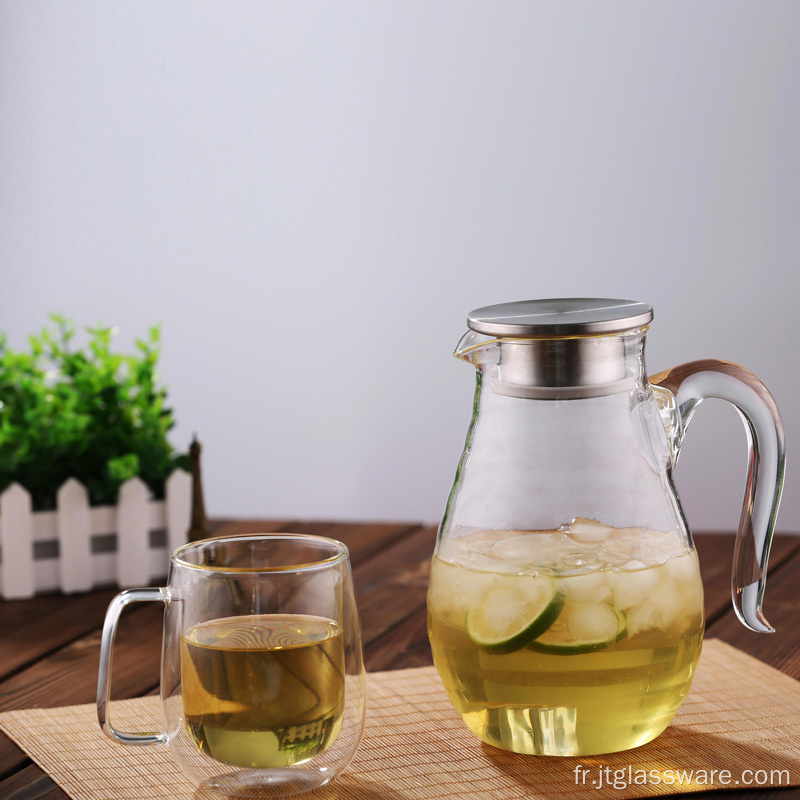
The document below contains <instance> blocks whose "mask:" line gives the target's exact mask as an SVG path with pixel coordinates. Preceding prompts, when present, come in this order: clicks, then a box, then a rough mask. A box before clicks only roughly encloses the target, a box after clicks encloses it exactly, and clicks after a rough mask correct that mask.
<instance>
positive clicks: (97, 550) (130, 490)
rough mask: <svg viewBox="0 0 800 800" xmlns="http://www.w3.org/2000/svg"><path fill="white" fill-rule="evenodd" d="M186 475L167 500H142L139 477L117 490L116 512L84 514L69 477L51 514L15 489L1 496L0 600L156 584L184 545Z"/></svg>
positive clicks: (171, 485) (82, 498)
mask: <svg viewBox="0 0 800 800" xmlns="http://www.w3.org/2000/svg"><path fill="white" fill-rule="evenodd" d="M191 481H192V479H191V477H190V476H189V474H188V473H186V472H184V471H183V470H175V472H173V473H172V475H170V477H169V479H168V480H167V492H166V495H167V497H166V500H159V501H151V500H149V499H148V498H149V490H148V488H147V486H146V485H145V484H144V482H143V481H142V480H141V479H139V478H131V479H130V480H129V481H126V482H125V483H123V484H122V486H121V487H120V490H119V495H118V498H117V505H116V506H97V507H95V508H90V506H89V494H88V492H87V491H86V488H85V487H84V486H83V484H82V483H80V482H79V481H77V480H75V479H74V478H70V479H69V480H68V481H67V482H66V483H65V484H64V485H63V486H62V487H61V488H60V489H59V491H58V496H57V502H56V505H57V510H56V511H37V512H32V511H31V497H30V495H29V494H28V492H27V491H26V490H25V489H23V487H22V486H20V485H19V484H18V483H15V484H12V485H11V486H9V487H8V489H6V490H5V491H4V492H3V493H2V494H0V597H5V598H6V599H18V598H23V597H31V596H33V595H34V594H35V593H36V592H46V591H52V590H61V591H62V592H65V593H70V592H85V591H88V590H89V589H91V588H93V587H95V586H107V585H109V584H116V585H117V586H120V587H128V586H146V585H147V584H148V583H150V581H151V580H154V579H157V578H163V577H164V576H165V575H166V574H167V571H168V568H169V555H170V553H171V552H172V551H173V550H174V549H175V548H176V547H178V546H180V545H182V544H184V543H185V542H186V534H187V532H188V530H189V520H190V517H191Z"/></svg>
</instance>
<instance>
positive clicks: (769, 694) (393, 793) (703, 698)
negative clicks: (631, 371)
mask: <svg viewBox="0 0 800 800" xmlns="http://www.w3.org/2000/svg"><path fill="white" fill-rule="evenodd" d="M367 687H368V712H367V727H366V731H365V734H364V739H363V741H362V743H361V747H360V749H359V751H358V753H357V755H356V757H355V759H354V760H353V762H352V763H351V764H350V766H349V767H348V768H347V770H346V771H345V772H344V773H343V774H342V775H341V776H340V777H339V779H338V780H336V781H334V783H333V784H332V785H331V786H330V787H326V788H324V789H321V790H319V791H317V792H315V793H313V794H311V795H306V796H307V797H309V798H310V799H311V798H314V799H315V800H316V798H320V799H321V798H325V800H344V799H345V798H352V799H353V800H412V799H413V800H433V799H434V798H436V799H437V800H440V799H441V800H446V799H447V800H450V799H451V798H452V800H469V799H470V798H474V799H475V800H478V799H480V800H520V798H535V799H537V800H538V799H539V798H541V799H542V800H549V799H550V798H579V799H580V798H584V797H586V798H589V797H591V798H634V797H650V796H655V795H664V794H674V793H678V792H690V791H702V790H704V789H720V788H726V787H727V788H734V787H735V786H737V781H738V782H739V783H738V785H739V787H740V788H742V787H743V786H744V785H745V784H746V783H747V784H750V785H749V786H748V788H754V787H755V786H756V785H759V784H760V785H761V786H763V787H764V788H769V787H772V788H775V787H777V786H781V785H782V786H798V785H800V683H798V682H797V681H795V680H793V679H792V678H790V677H788V676H786V675H784V674H783V673H781V672H778V671H777V670H775V669H773V668H772V667H768V666H767V665H765V664H763V663H762V662H760V661H757V660H756V659H754V658H751V657H750V656H748V655H745V654H744V653H742V652H740V651H738V650H736V649H735V648H733V647H730V646H729V645H726V644H723V643H722V642H720V641H716V640H711V641H707V642H706V643H705V645H704V648H703V655H702V657H701V659H700V666H699V667H698V670H697V675H696V677H695V680H694V684H693V686H692V690H691V692H690V694H689V697H688V698H687V700H686V701H685V703H684V705H683V706H682V708H681V710H680V711H679V712H678V716H677V717H676V718H675V720H674V722H673V723H672V725H671V726H670V727H669V728H668V729H667V730H666V731H665V732H664V733H663V734H662V735H661V736H659V737H658V738H657V739H656V740H655V741H653V742H650V743H649V744H647V745H644V746H643V747H640V748H637V749H635V750H629V751H627V752H624V753H615V754H612V755H608V756H592V757H589V756H586V757H583V758H577V757H576V758H548V757H542V756H518V755H515V754H513V753H506V752H505V751H502V750H497V749H495V748H493V747H488V746H486V745H483V744H481V743H480V742H479V741H478V740H476V739H474V738H473V737H472V735H471V734H470V733H468V731H467V730H466V728H465V727H464V725H463V723H462V722H461V719H460V717H458V715H457V714H456V713H455V711H454V710H453V709H452V707H451V706H450V703H449V702H448V700H447V697H446V696H445V693H444V690H443V689H442V685H441V683H440V681H439V678H438V676H437V674H436V672H435V670H434V668H433V667H425V668H422V669H407V670H398V671H394V672H382V673H374V674H371V675H368V676H367ZM114 714H115V720H116V722H117V724H118V726H119V727H120V728H121V729H123V730H133V729H142V728H143V727H151V728H153V729H155V728H158V727H160V724H159V721H160V714H161V712H160V702H159V700H158V698H156V697H144V698H138V699H135V700H122V701H117V702H115V703H114ZM0 727H1V728H2V729H3V730H5V732H6V733H8V735H9V736H11V737H12V738H13V739H14V740H15V741H16V742H17V743H18V744H19V745H20V747H22V748H23V749H24V750H25V752H27V753H28V754H29V755H30V757H31V758H32V759H33V760H34V761H35V762H36V763H37V764H38V765H39V766H40V767H41V768H42V769H43V770H44V771H45V772H47V774H48V775H50V776H51V777H52V778H53V780H55V781H56V783H58V784H59V786H61V787H62V788H63V789H64V791H66V793H67V794H68V795H69V796H70V797H71V798H74V800H162V798H163V800H198V797H200V795H197V794H196V793H195V792H194V790H193V788H192V787H191V786H190V785H189V784H188V783H187V782H186V781H185V780H184V779H183V778H182V777H181V775H180V774H179V773H178V771H177V768H176V767H175V766H174V764H173V763H172V761H171V760H170V757H169V754H168V752H166V751H165V750H162V749H160V748H153V747H149V748H140V747H137V748H131V747H124V746H123V745H118V744H115V743H113V742H111V741H110V740H108V739H106V737H105V736H104V735H103V734H102V733H101V732H100V730H99V729H98V727H97V719H96V715H95V709H94V706H91V705H84V706H69V707H64V708H55V709H30V710H26V711H10V712H6V713H4V714H0ZM606 768H608V769H606ZM711 770H717V774H716V775H714V776H713V777H712V775H711ZM721 770H728V774H729V777H728V775H726V774H725V773H720V771H721ZM746 770H751V772H750V773H746V772H745V771H746ZM758 770H761V771H762V772H761V773H758V772H757V771H758ZM690 771H692V772H691V773H690ZM779 771H783V772H782V773H780V774H779ZM576 776H578V777H576ZM581 779H583V780H581ZM609 779H610V783H609ZM645 780H646V783H645V782H644V781H645ZM203 797H205V795H203Z"/></svg>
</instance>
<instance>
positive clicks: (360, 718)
mask: <svg viewBox="0 0 800 800" xmlns="http://www.w3.org/2000/svg"><path fill="white" fill-rule="evenodd" d="M148 600H155V601H159V602H162V603H164V606H165V612H164V633H163V650H162V660H161V700H162V705H163V709H164V717H165V720H166V729H165V730H164V731H163V732H161V733H156V734H144V733H124V732H122V731H119V730H117V729H116V728H115V727H114V725H113V724H112V718H111V715H110V713H109V711H110V709H109V698H110V692H111V685H110V684H111V657H112V650H113V645H114V635H115V632H116V628H117V623H118V621H119V616H120V614H121V612H122V610H123V608H125V606H127V605H128V604H129V603H134V602H140V601H148ZM364 706H365V688H364V664H363V656H362V649H361V630H360V626H359V621H358V616H357V612H356V606H355V598H354V594H353V581H352V575H351V570H350V561H349V557H348V552H347V548H346V547H345V546H344V545H343V544H342V543H341V542H337V541H334V540H333V539H326V538H323V537H320V536H302V535H293V534H279V533H278V534H258V535H252V536H230V537H227V538H225V537H223V538H217V539H206V540H204V541H200V542H196V543H193V544H187V545H184V546H183V547H180V548H178V549H177V550H175V552H174V553H173V554H172V558H171V565H170V571H169V578H168V582H167V586H166V587H164V588H150V589H129V590H127V591H124V592H121V593H120V594H118V595H117V596H116V597H115V598H114V599H113V600H112V601H111V604H110V606H109V608H108V612H107V614H106V620H105V626H104V628H103V638H102V644H101V650H100V674H99V680H98V685H97V716H98V720H99V722H100V726H101V728H102V729H103V731H105V733H106V734H107V735H108V736H110V737H111V738H112V739H114V740H115V741H117V742H121V743H123V744H129V745H156V746H166V747H168V748H169V751H170V753H171V754H172V756H173V757H174V759H175V761H176V762H177V763H178V765H179V766H180V767H181V769H182V771H183V772H184V773H185V775H186V776H187V777H188V778H189V779H190V780H191V781H192V782H193V783H194V784H195V785H196V786H197V787H200V788H205V789H209V790H213V791H216V792H218V793H222V794H228V795H233V796H236V795H242V794H244V795H246V796H247V797H261V796H264V797H275V796H286V795H291V794H296V793H298V792H302V791H308V790H312V789H316V788H318V787H320V786H323V785H325V784H326V783H328V782H329V781H330V780H331V779H333V778H335V777H336V776H337V775H339V773H341V771H342V770H343V769H344V768H345V767H346V766H347V764H348V763H349V762H350V760H351V759H352V757H353V755H354V754H355V752H356V748H357V747H358V744H359V741H360V739H361V733H362V730H363V727H364Z"/></svg>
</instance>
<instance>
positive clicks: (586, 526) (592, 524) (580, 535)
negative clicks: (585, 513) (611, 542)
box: [567, 517, 616, 544]
mask: <svg viewBox="0 0 800 800" xmlns="http://www.w3.org/2000/svg"><path fill="white" fill-rule="evenodd" d="M567 533H568V535H569V537H570V539H573V540H574V541H576V542H581V543H582V544H598V543H600V542H603V541H605V540H606V539H608V538H609V537H610V536H611V535H613V534H615V533H616V528H612V527H610V526H609V525H603V523H602V522H598V521H597V520H596V519H586V517H575V519H574V520H572V522H571V523H570V525H569V528H568V529H567Z"/></svg>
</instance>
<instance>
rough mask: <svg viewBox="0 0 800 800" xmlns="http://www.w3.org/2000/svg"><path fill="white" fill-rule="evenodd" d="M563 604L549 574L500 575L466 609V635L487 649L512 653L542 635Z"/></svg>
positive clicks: (493, 651)
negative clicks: (473, 603) (471, 605)
mask: <svg viewBox="0 0 800 800" xmlns="http://www.w3.org/2000/svg"><path fill="white" fill-rule="evenodd" d="M563 605H564V596H563V595H562V594H561V592H559V591H558V589H557V587H556V582H555V580H553V578H551V577H549V576H547V575H515V576H508V577H505V578H503V577H501V576H497V577H496V580H494V581H493V582H492V584H491V586H490V587H489V588H488V589H487V590H486V591H484V593H483V594H482V595H480V596H479V597H478V598H477V600H476V603H475V605H474V606H473V607H472V608H470V609H469V610H468V611H467V616H466V629H467V635H468V636H469V638H470V639H472V641H473V642H475V644H477V645H478V647H480V649H481V650H483V651H484V652H486V653H493V654H503V653H513V652H514V651H516V650H521V649H522V648H523V647H525V645H527V644H529V643H530V642H532V641H533V640H534V639H535V638H536V637H537V636H541V635H542V634H543V633H544V632H545V631H546V630H547V629H548V628H549V627H550V626H551V625H552V624H553V622H555V620H556V619H557V617H558V615H559V614H560V613H561V608H562V606H563Z"/></svg>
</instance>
